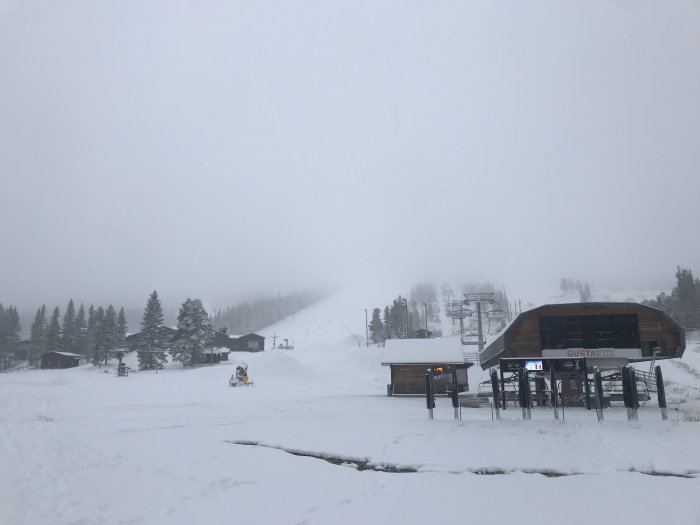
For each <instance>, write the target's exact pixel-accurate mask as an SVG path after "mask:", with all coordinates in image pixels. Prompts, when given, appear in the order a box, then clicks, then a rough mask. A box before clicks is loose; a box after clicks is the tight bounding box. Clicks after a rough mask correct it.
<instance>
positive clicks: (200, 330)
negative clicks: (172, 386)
mask: <svg viewBox="0 0 700 525" xmlns="http://www.w3.org/2000/svg"><path fill="white" fill-rule="evenodd" d="M177 329H178V337H177V341H175V344H174V345H173V346H172V348H171V349H170V353H171V354H172V356H173V361H178V362H180V363H182V366H188V365H189V366H194V365H195V364H196V363H197V362H198V361H199V359H200V355H201V353H202V351H203V350H204V348H205V347H206V346H207V345H208V344H209V343H210V342H211V340H212V339H213V338H214V330H213V329H212V327H211V324H210V323H209V315H208V314H207V312H206V310H205V309H204V306H202V301H200V300H199V299H187V300H186V301H185V302H184V303H183V304H182V306H181V307H180V312H179V313H178V316H177Z"/></svg>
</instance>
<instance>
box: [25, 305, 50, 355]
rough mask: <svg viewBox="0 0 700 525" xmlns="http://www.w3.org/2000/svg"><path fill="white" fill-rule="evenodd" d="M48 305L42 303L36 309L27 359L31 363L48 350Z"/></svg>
mask: <svg viewBox="0 0 700 525" xmlns="http://www.w3.org/2000/svg"><path fill="white" fill-rule="evenodd" d="M46 331H47V323H46V305H44V304H42V305H41V306H40V307H39V308H38V309H37V311H36V315H35V316H34V322H32V327H31V329H30V332H29V341H30V343H31V344H30V347H29V355H28V356H27V359H28V360H29V364H35V363H37V362H38V360H39V356H40V355H41V354H43V353H44V352H46Z"/></svg>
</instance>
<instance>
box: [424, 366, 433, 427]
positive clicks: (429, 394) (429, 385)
mask: <svg viewBox="0 0 700 525" xmlns="http://www.w3.org/2000/svg"><path fill="white" fill-rule="evenodd" d="M425 404H426V407H427V408H428V419H433V409H434V408H435V395H434V393H433V369H432V368H428V369H427V370H426V371H425Z"/></svg>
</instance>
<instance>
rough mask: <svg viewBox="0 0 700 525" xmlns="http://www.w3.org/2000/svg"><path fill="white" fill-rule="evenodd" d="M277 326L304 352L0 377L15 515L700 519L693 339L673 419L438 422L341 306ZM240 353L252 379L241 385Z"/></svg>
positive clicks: (6, 498)
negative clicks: (362, 338)
mask: <svg viewBox="0 0 700 525" xmlns="http://www.w3.org/2000/svg"><path fill="white" fill-rule="evenodd" d="M330 305H331V303H326V307H328V306H330ZM314 312H315V313H314ZM357 312H358V310H355V311H354V314H357ZM359 312H361V313H362V320H361V323H360V326H363V325H362V322H363V321H364V312H362V310H359ZM348 327H350V328H348ZM274 331H275V333H276V334H277V335H278V336H281V337H287V336H288V334H291V333H294V334H295V336H294V339H296V340H295V346H296V348H295V349H294V350H268V351H266V352H264V353H257V354H247V353H245V354H243V353H239V354H232V355H231V361H229V362H228V363H225V364H224V363H222V364H220V365H214V366H211V367H209V366H203V367H200V368H197V369H194V370H192V369H182V368H179V367H178V366H170V367H169V368H168V369H166V370H164V371H161V372H158V373H157V374H156V373H155V372H134V373H132V374H130V375H129V377H116V376H115V375H114V369H113V367H108V368H104V367H103V368H102V369H100V368H97V367H93V366H90V365H87V366H82V367H79V368H74V369H69V370H24V371H19V372H13V373H7V374H2V375H0V396H2V399H3V403H2V406H1V407H0V428H2V431H0V470H1V472H2V475H1V476H0V508H2V516H3V517H2V520H1V521H2V523H8V524H17V525H25V524H26V525H29V524H31V525H34V524H37V525H38V524H51V525H56V524H74V525H77V524H81V525H88V524H98V523H99V524H102V523H107V524H113V523H114V524H117V523H144V524H167V525H175V524H191V523H201V524H217V523H236V522H245V523H251V524H252V523H261V524H346V523H347V524H356V523H359V522H361V523H368V524H375V523H376V524H387V523H402V524H414V523H415V524H418V523H426V522H428V521H430V522H433V521H453V520H458V521H463V522H469V523H471V522H478V523H503V522H506V521H512V520H513V519H515V518H516V517H517V516H518V515H521V514H525V515H527V516H532V517H533V519H537V520H546V519H549V518H548V517H551V516H556V517H557V518H558V519H557V520H558V521H563V522H566V523H567V524H584V523H585V524H590V523H609V522H610V521H611V520H612V519H613V516H622V515H624V516H625V521H626V522H628V523H635V524H637V525H639V524H647V523H648V524H652V523H654V524H655V523H659V522H664V523H673V524H688V525H690V524H692V525H697V524H698V523H700V499H699V498H698V494H700V477H698V476H699V473H700V452H699V451H698V437H699V436H700V423H698V422H696V421H693V420H694V419H695V420H697V419H698V417H697V415H698V412H697V410H696V408H694V407H697V399H698V398H700V346H699V345H698V343H697V341H694V340H691V341H689V345H688V350H687V351H686V355H685V356H684V358H683V360H681V361H680V362H679V363H680V364H678V363H675V364H674V363H671V362H664V363H663V365H662V367H663V371H664V373H665V374H666V377H667V382H668V385H669V386H668V389H669V390H668V397H669V401H670V402H671V410H670V420H669V421H666V422H662V421H661V416H660V414H659V410H658V408H656V407H655V405H654V403H653V402H650V403H648V404H647V406H645V407H643V408H642V409H641V410H640V417H639V421H638V422H628V421H627V420H626V416H625V410H624V408H622V407H620V406H616V407H613V408H611V409H608V410H606V411H605V417H606V419H605V421H604V422H602V423H598V422H597V420H596V416H595V412H587V411H585V410H579V409H571V410H567V411H566V412H565V418H566V419H565V421H554V418H553V414H552V412H551V410H550V409H540V408H535V409H534V410H533V417H532V420H531V421H522V420H521V419H520V411H519V410H516V409H509V410H507V411H506V412H502V417H503V420H501V421H493V420H492V415H491V410H490V409H489V408H488V407H487V408H480V409H463V412H462V416H463V420H462V421H455V420H453V418H452V416H453V411H452V408H451V405H450V403H449V400H448V399H446V398H439V399H438V400H437V409H436V411H435V420H433V421H429V420H428V419H427V413H426V410H425V403H424V400H423V399H421V398H411V397H407V398H397V397H393V398H392V397H386V384H387V382H388V381H389V370H388V368H387V367H382V366H381V365H380V361H381V352H380V351H379V350H378V349H377V348H375V347H372V346H370V347H369V348H367V347H365V346H364V345H360V346H358V344H357V341H356V338H355V334H356V332H357V330H354V329H353V325H352V324H351V323H349V322H348V321H347V320H345V319H344V318H343V316H342V315H340V314H338V315H336V312H334V311H332V312H331V313H330V314H329V313H328V310H327V309H324V308H320V307H312V309H310V310H309V311H306V312H302V313H300V314H299V315H296V316H294V319H291V318H290V319H288V320H287V321H285V322H282V323H278V324H277V325H276V326H275V327H274ZM265 335H269V334H267V333H266V334H265ZM348 335H350V336H351V337H349V338H348V337H347V336H348ZM357 335H361V334H357ZM291 338H292V337H291V336H290V339H291ZM324 338H325V340H326V341H325V342H324ZM304 339H307V340H306V341H304ZM348 343H351V344H348ZM268 348H269V345H268ZM128 359H129V360H130V362H131V364H135V356H129V357H128ZM241 361H246V362H247V363H248V365H249V373H250V375H251V378H252V379H254V381H255V385H254V386H251V387H237V388H231V387H229V386H228V378H229V377H230V375H231V374H232V373H233V371H234V365H235V364H236V363H237V362H241ZM477 368H478V367H473V368H471V369H470V371H469V380H470V383H471V386H472V390H475V389H476V386H477V384H478V382H479V381H481V380H483V379H485V378H486V375H485V374H484V373H483V372H482V371H481V370H480V369H477ZM105 371H106V372H107V373H104V372H105ZM319 458H320V459H319ZM323 458H325V459H326V460H324V459H323ZM362 465H366V466H367V467H368V468H369V467H373V468H374V469H372V468H369V470H360V469H359V467H361V466H362ZM381 469H385V470H387V471H386V472H382V471H380V470H381ZM394 471H396V472H394Z"/></svg>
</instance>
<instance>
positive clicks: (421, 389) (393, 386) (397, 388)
mask: <svg viewBox="0 0 700 525" xmlns="http://www.w3.org/2000/svg"><path fill="white" fill-rule="evenodd" d="M473 365H474V363H472V362H470V361H467V360H465V358H464V353H463V351H462V343H461V341H460V339H459V338H458V337H437V338H433V339H388V340H387V341H386V343H385V346H384V352H383V354H382V366H388V367H389V369H390V371H391V383H390V384H389V385H387V395H390V396H391V395H406V394H408V395H420V394H423V395H425V371H426V370H427V369H428V368H431V369H432V370H433V374H434V376H433V377H434V385H435V393H436V394H438V395H440V394H446V393H447V391H448V390H449V388H450V384H451V377H450V376H451V373H452V371H453V370H456V371H457V384H458V389H459V391H460V392H464V391H467V390H469V381H468V378H467V369H468V368H469V367H470V366H473Z"/></svg>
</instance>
